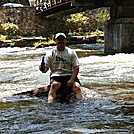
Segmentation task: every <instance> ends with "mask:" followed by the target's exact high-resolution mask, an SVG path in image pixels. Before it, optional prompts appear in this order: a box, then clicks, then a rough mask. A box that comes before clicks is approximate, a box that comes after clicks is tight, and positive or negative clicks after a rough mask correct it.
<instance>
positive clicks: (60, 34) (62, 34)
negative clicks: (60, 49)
mask: <svg viewBox="0 0 134 134" xmlns="http://www.w3.org/2000/svg"><path fill="white" fill-rule="evenodd" d="M59 36H63V37H64V38H67V37H66V35H65V34H64V33H57V34H56V35H55V39H57V38H58V37H59Z"/></svg>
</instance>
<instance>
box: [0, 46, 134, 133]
mask: <svg viewBox="0 0 134 134" xmlns="http://www.w3.org/2000/svg"><path fill="white" fill-rule="evenodd" d="M90 47H91V45H90ZM94 47H96V46H94ZM50 49H51V48H47V50H44V49H33V48H14V49H13V48H7V49H6V48H5V49H4V48H2V49H0V51H1V53H0V56H1V57H0V63H1V65H2V66H0V75H1V77H0V113H1V114H0V133H2V134H8V133H9V134H25V133H29V134H30V133H32V134H90V133H109V134H113V133H114V134H122V133H123V134H128V133H133V132H134V128H133V126H134V91H133V89H134V81H133V79H134V77H133V73H134V61H133V59H134V55H133V54H117V55H113V56H110V55H108V56H103V54H102V55H101V54H100V55H99V56H98V55H96V54H95V55H94V54H91V53H92V52H94V53H103V52H102V51H101V50H102V48H100V49H99V48H98V47H97V48H96V49H97V50H95V51H93V50H92V51H90V50H83V49H79V50H78V49H76V50H77V52H78V55H79V57H80V64H81V68H80V76H79V79H80V81H81V83H82V93H83V95H84V99H83V100H82V101H76V100H71V102H70V103H69V104H60V103H58V102H55V103H53V104H51V105H50V104H48V103H47V98H46V97H44V98H37V97H29V96H26V95H22V96H13V97H12V96H11V95H12V92H13V93H19V92H22V91H28V90H31V89H34V88H36V87H40V86H43V85H44V83H45V84H47V83H49V73H47V74H42V73H40V72H39V71H38V65H39V64H40V60H41V57H40V56H41V55H42V54H43V53H44V51H49V50H50ZM44 79H45V80H44ZM31 86H32V87H31Z"/></svg>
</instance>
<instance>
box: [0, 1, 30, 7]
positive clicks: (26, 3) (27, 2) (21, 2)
mask: <svg viewBox="0 0 134 134" xmlns="http://www.w3.org/2000/svg"><path fill="white" fill-rule="evenodd" d="M0 3H3V4H4V3H20V4H22V5H26V6H28V5H29V0H1V1H0Z"/></svg>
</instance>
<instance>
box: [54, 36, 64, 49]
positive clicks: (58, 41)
mask: <svg viewBox="0 0 134 134" xmlns="http://www.w3.org/2000/svg"><path fill="white" fill-rule="evenodd" d="M55 42H56V44H57V49H58V50H59V51H64V49H65V46H66V35H65V34H64V33H57V34H56V35H55Z"/></svg>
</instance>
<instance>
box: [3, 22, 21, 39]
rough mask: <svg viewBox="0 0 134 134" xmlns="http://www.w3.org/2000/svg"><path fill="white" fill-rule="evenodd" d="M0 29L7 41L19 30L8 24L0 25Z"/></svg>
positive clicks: (14, 25) (15, 26)
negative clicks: (0, 28)
mask: <svg viewBox="0 0 134 134" xmlns="http://www.w3.org/2000/svg"><path fill="white" fill-rule="evenodd" d="M1 27H2V29H3V30H4V32H5V33H6V35H7V38H8V39H10V38H12V36H15V35H17V32H18V30H19V27H18V26H17V25H16V24H13V23H9V22H8V23H4V24H1Z"/></svg>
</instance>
